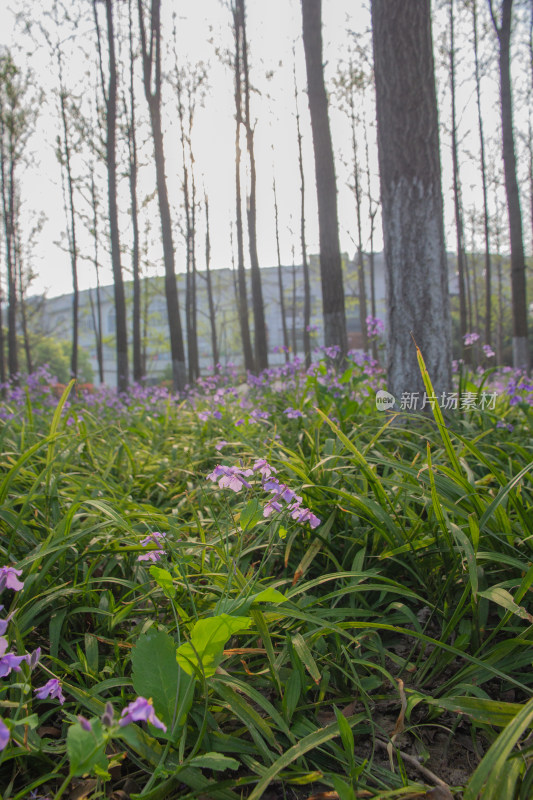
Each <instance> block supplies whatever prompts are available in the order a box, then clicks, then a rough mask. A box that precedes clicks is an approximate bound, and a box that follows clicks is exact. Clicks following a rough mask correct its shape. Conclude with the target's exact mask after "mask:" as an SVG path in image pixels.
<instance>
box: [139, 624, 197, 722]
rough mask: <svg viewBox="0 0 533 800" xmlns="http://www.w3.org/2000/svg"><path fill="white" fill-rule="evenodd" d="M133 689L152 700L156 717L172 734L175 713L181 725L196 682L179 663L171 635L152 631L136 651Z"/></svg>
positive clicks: (140, 641) (143, 637)
mask: <svg viewBox="0 0 533 800" xmlns="http://www.w3.org/2000/svg"><path fill="white" fill-rule="evenodd" d="M131 661H132V664H133V675H132V678H133V687H134V689H135V691H136V692H137V694H138V695H141V696H142V697H146V698H147V699H148V698H151V699H152V702H153V704H154V708H155V712H156V715H157V716H158V717H159V718H160V719H161V721H162V722H164V723H165V725H166V726H167V728H168V729H169V730H170V728H171V726H172V721H173V719H174V715H175V713H176V712H179V720H178V722H179V724H180V725H182V724H183V722H184V718H185V716H186V714H187V712H188V711H189V709H190V707H191V704H192V697H193V683H194V682H193V681H192V680H191V678H190V676H189V675H187V674H186V673H185V672H184V671H183V670H182V669H181V667H180V666H179V664H178V663H177V661H176V645H175V643H174V640H173V639H172V637H170V636H169V635H168V633H164V632H163V631H158V630H154V629H151V630H149V631H148V632H147V633H144V634H142V635H141V636H140V637H139V639H138V641H137V644H136V645H135V647H134V648H133V651H132V655H131Z"/></svg>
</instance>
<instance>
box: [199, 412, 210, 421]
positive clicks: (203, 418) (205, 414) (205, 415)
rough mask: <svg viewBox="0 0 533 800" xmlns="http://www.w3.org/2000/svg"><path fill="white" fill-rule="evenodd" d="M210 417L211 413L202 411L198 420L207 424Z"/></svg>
mask: <svg viewBox="0 0 533 800" xmlns="http://www.w3.org/2000/svg"><path fill="white" fill-rule="evenodd" d="M210 416H211V412H210V411H200V412H199V414H198V419H199V420H201V421H202V422H207V420H208V419H209V417H210Z"/></svg>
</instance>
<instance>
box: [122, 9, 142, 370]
mask: <svg viewBox="0 0 533 800" xmlns="http://www.w3.org/2000/svg"><path fill="white" fill-rule="evenodd" d="M128 40H129V104H128V105H127V104H126V101H125V100H124V106H125V112H126V113H125V117H126V139H127V142H128V177H129V185H130V202H131V227H132V233H133V238H132V248H131V266H132V273H133V308H132V317H133V326H132V333H133V380H134V382H135V383H140V382H141V381H142V379H143V378H144V371H143V364H142V348H141V269H140V245H139V202H138V198H137V175H138V171H139V165H138V155H137V130H136V129H137V124H136V113H135V112H136V108H135V48H134V42H133V14H132V0H128Z"/></svg>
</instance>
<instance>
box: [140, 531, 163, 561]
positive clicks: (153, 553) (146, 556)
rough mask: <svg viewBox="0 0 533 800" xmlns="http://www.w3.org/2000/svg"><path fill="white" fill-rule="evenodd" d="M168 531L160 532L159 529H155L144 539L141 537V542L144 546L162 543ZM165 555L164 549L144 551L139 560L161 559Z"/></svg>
mask: <svg viewBox="0 0 533 800" xmlns="http://www.w3.org/2000/svg"><path fill="white" fill-rule="evenodd" d="M165 536H166V533H159V532H158V531H154V532H153V533H149V534H148V536H145V537H144V539H141V544H142V546H143V547H146V545H147V544H160V543H161V539H164V538H165ZM164 555H165V551H164V550H150V551H149V552H148V553H143V554H142V555H140V556H137V561H154V562H156V561H159V559H160V558H161V556H164Z"/></svg>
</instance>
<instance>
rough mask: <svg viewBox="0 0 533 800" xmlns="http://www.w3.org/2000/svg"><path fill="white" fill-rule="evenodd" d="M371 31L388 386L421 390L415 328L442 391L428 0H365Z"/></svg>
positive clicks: (446, 356) (444, 328) (442, 291)
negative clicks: (369, 7)
mask: <svg viewBox="0 0 533 800" xmlns="http://www.w3.org/2000/svg"><path fill="white" fill-rule="evenodd" d="M372 38H373V47H374V71H375V81H376V114H377V128H378V156H379V168H380V182H381V200H382V217H383V237H384V250H385V267H386V280H387V306H388V349H387V373H388V386H389V390H390V392H392V394H394V395H395V396H396V397H397V398H400V397H401V395H402V393H404V392H408V393H411V392H417V391H418V392H420V393H421V395H423V392H424V385H423V382H422V378H421V375H420V370H419V368H418V363H417V358H416V350H415V347H414V345H413V338H412V337H413V336H414V338H415V340H416V342H417V343H418V345H419V346H420V347H421V349H422V351H423V354H424V358H425V361H426V365H427V368H428V370H429V374H430V376H431V379H432V381H433V385H434V387H435V389H436V391H437V392H442V391H448V390H449V389H450V388H451V324H450V310H449V297H448V269H447V263H446V253H445V247H444V228H443V219H442V190H441V172H440V158H439V139H438V119H437V100H436V92H435V77H434V65H433V48H432V35H431V10H430V2H429V0H403V1H402V2H401V3H390V2H388V0H372ZM414 109H416V113H415V112H414V111H413V110H414Z"/></svg>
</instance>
